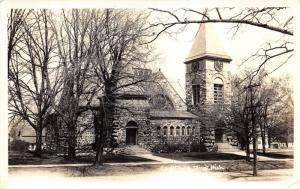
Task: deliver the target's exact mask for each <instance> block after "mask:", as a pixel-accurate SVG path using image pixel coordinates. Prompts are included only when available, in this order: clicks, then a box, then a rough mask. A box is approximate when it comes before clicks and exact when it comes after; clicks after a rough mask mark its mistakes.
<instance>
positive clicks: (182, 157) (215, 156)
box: [155, 152, 245, 161]
mask: <svg viewBox="0 0 300 189" xmlns="http://www.w3.org/2000/svg"><path fill="white" fill-rule="evenodd" d="M155 155H157V156H160V157H164V158H169V159H173V160H179V161H218V160H244V159H245V156H241V155H236V154H229V153H217V152H200V153H199V152H194V153H193V152H191V153H170V154H162V153H161V154H155Z"/></svg>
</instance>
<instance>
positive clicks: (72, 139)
mask: <svg viewBox="0 0 300 189" xmlns="http://www.w3.org/2000/svg"><path fill="white" fill-rule="evenodd" d="M72 122H73V124H71V125H69V126H68V132H69V136H68V158H70V159H73V158H75V157H76V123H75V122H74V121H72Z"/></svg>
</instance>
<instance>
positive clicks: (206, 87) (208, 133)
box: [186, 59, 231, 151]
mask: <svg viewBox="0 0 300 189" xmlns="http://www.w3.org/2000/svg"><path fill="white" fill-rule="evenodd" d="M194 62H198V63H199V64H200V65H199V70H198V71H196V72H195V71H194V72H193V71H192V62H190V63H187V64H186V70H187V73H186V104H187V109H188V111H191V112H192V113H194V114H196V115H198V116H199V118H200V122H201V125H202V126H201V136H202V137H203V138H204V141H205V146H206V147H207V150H208V151H212V150H213V149H214V143H215V133H214V130H215V127H216V124H217V122H219V121H224V119H225V118H224V117H225V115H224V114H223V113H224V110H225V109H226V107H227V106H228V105H229V104H230V97H231V89H230V72H229V63H228V62H223V70H222V71H221V72H218V71H216V70H215V68H214V60H212V59H202V60H194ZM216 78H221V79H222V81H223V97H224V101H223V103H222V104H214V81H215V79H216ZM194 84H199V85H200V103H199V104H197V105H194V104H193V94H192V93H193V91H192V85H194ZM224 130H225V128H224Z"/></svg>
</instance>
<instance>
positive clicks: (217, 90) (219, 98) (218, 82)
mask: <svg viewBox="0 0 300 189" xmlns="http://www.w3.org/2000/svg"><path fill="white" fill-rule="evenodd" d="M223 96H224V94H223V80H222V79H221V78H219V77H217V78H216V79H215V80H214V103H216V104H217V103H223V98H224V97H223Z"/></svg>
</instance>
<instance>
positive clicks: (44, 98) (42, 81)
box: [8, 10, 59, 151]
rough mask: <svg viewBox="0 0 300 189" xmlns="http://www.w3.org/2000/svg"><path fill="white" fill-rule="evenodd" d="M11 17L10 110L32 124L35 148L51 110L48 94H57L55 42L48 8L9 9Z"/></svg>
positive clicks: (39, 144) (40, 140) (38, 145)
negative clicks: (49, 79)
mask: <svg viewBox="0 0 300 189" xmlns="http://www.w3.org/2000/svg"><path fill="white" fill-rule="evenodd" d="M13 14H17V16H12V15H13ZM19 14H21V15H19ZM18 15H19V17H18ZM21 17H22V18H21ZM10 18H11V19H17V23H14V24H10V25H9V28H16V27H18V29H9V39H10V40H9V41H10V42H9V46H8V53H9V60H8V63H9V77H8V78H9V81H8V83H9V110H10V114H11V115H13V116H17V117H21V118H22V119H23V120H24V121H26V122H28V124H29V125H30V126H32V127H33V128H34V130H35V132H36V144H37V148H36V150H37V151H40V150H41V143H42V130H43V129H44V127H45V125H46V120H47V116H48V115H49V114H50V113H51V102H50V96H52V95H56V93H57V89H58V87H57V86H58V85H57V84H58V83H59V80H58V79H55V78H56V77H55V75H56V66H55V57H56V55H55V49H56V42H55V38H54V35H53V32H51V28H50V25H49V22H48V19H49V12H48V11H46V10H37V11H32V10H29V11H28V12H27V11H23V10H12V12H11V15H10ZM11 23H13V22H11ZM17 24H18V25H17ZM16 25H17V26H16ZM16 31H17V32H16ZM51 76H52V77H54V79H53V80H52V83H51V84H50V83H47V80H48V78H49V77H51ZM50 85H51V86H50ZM50 88H51V90H49V89H50Z"/></svg>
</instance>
